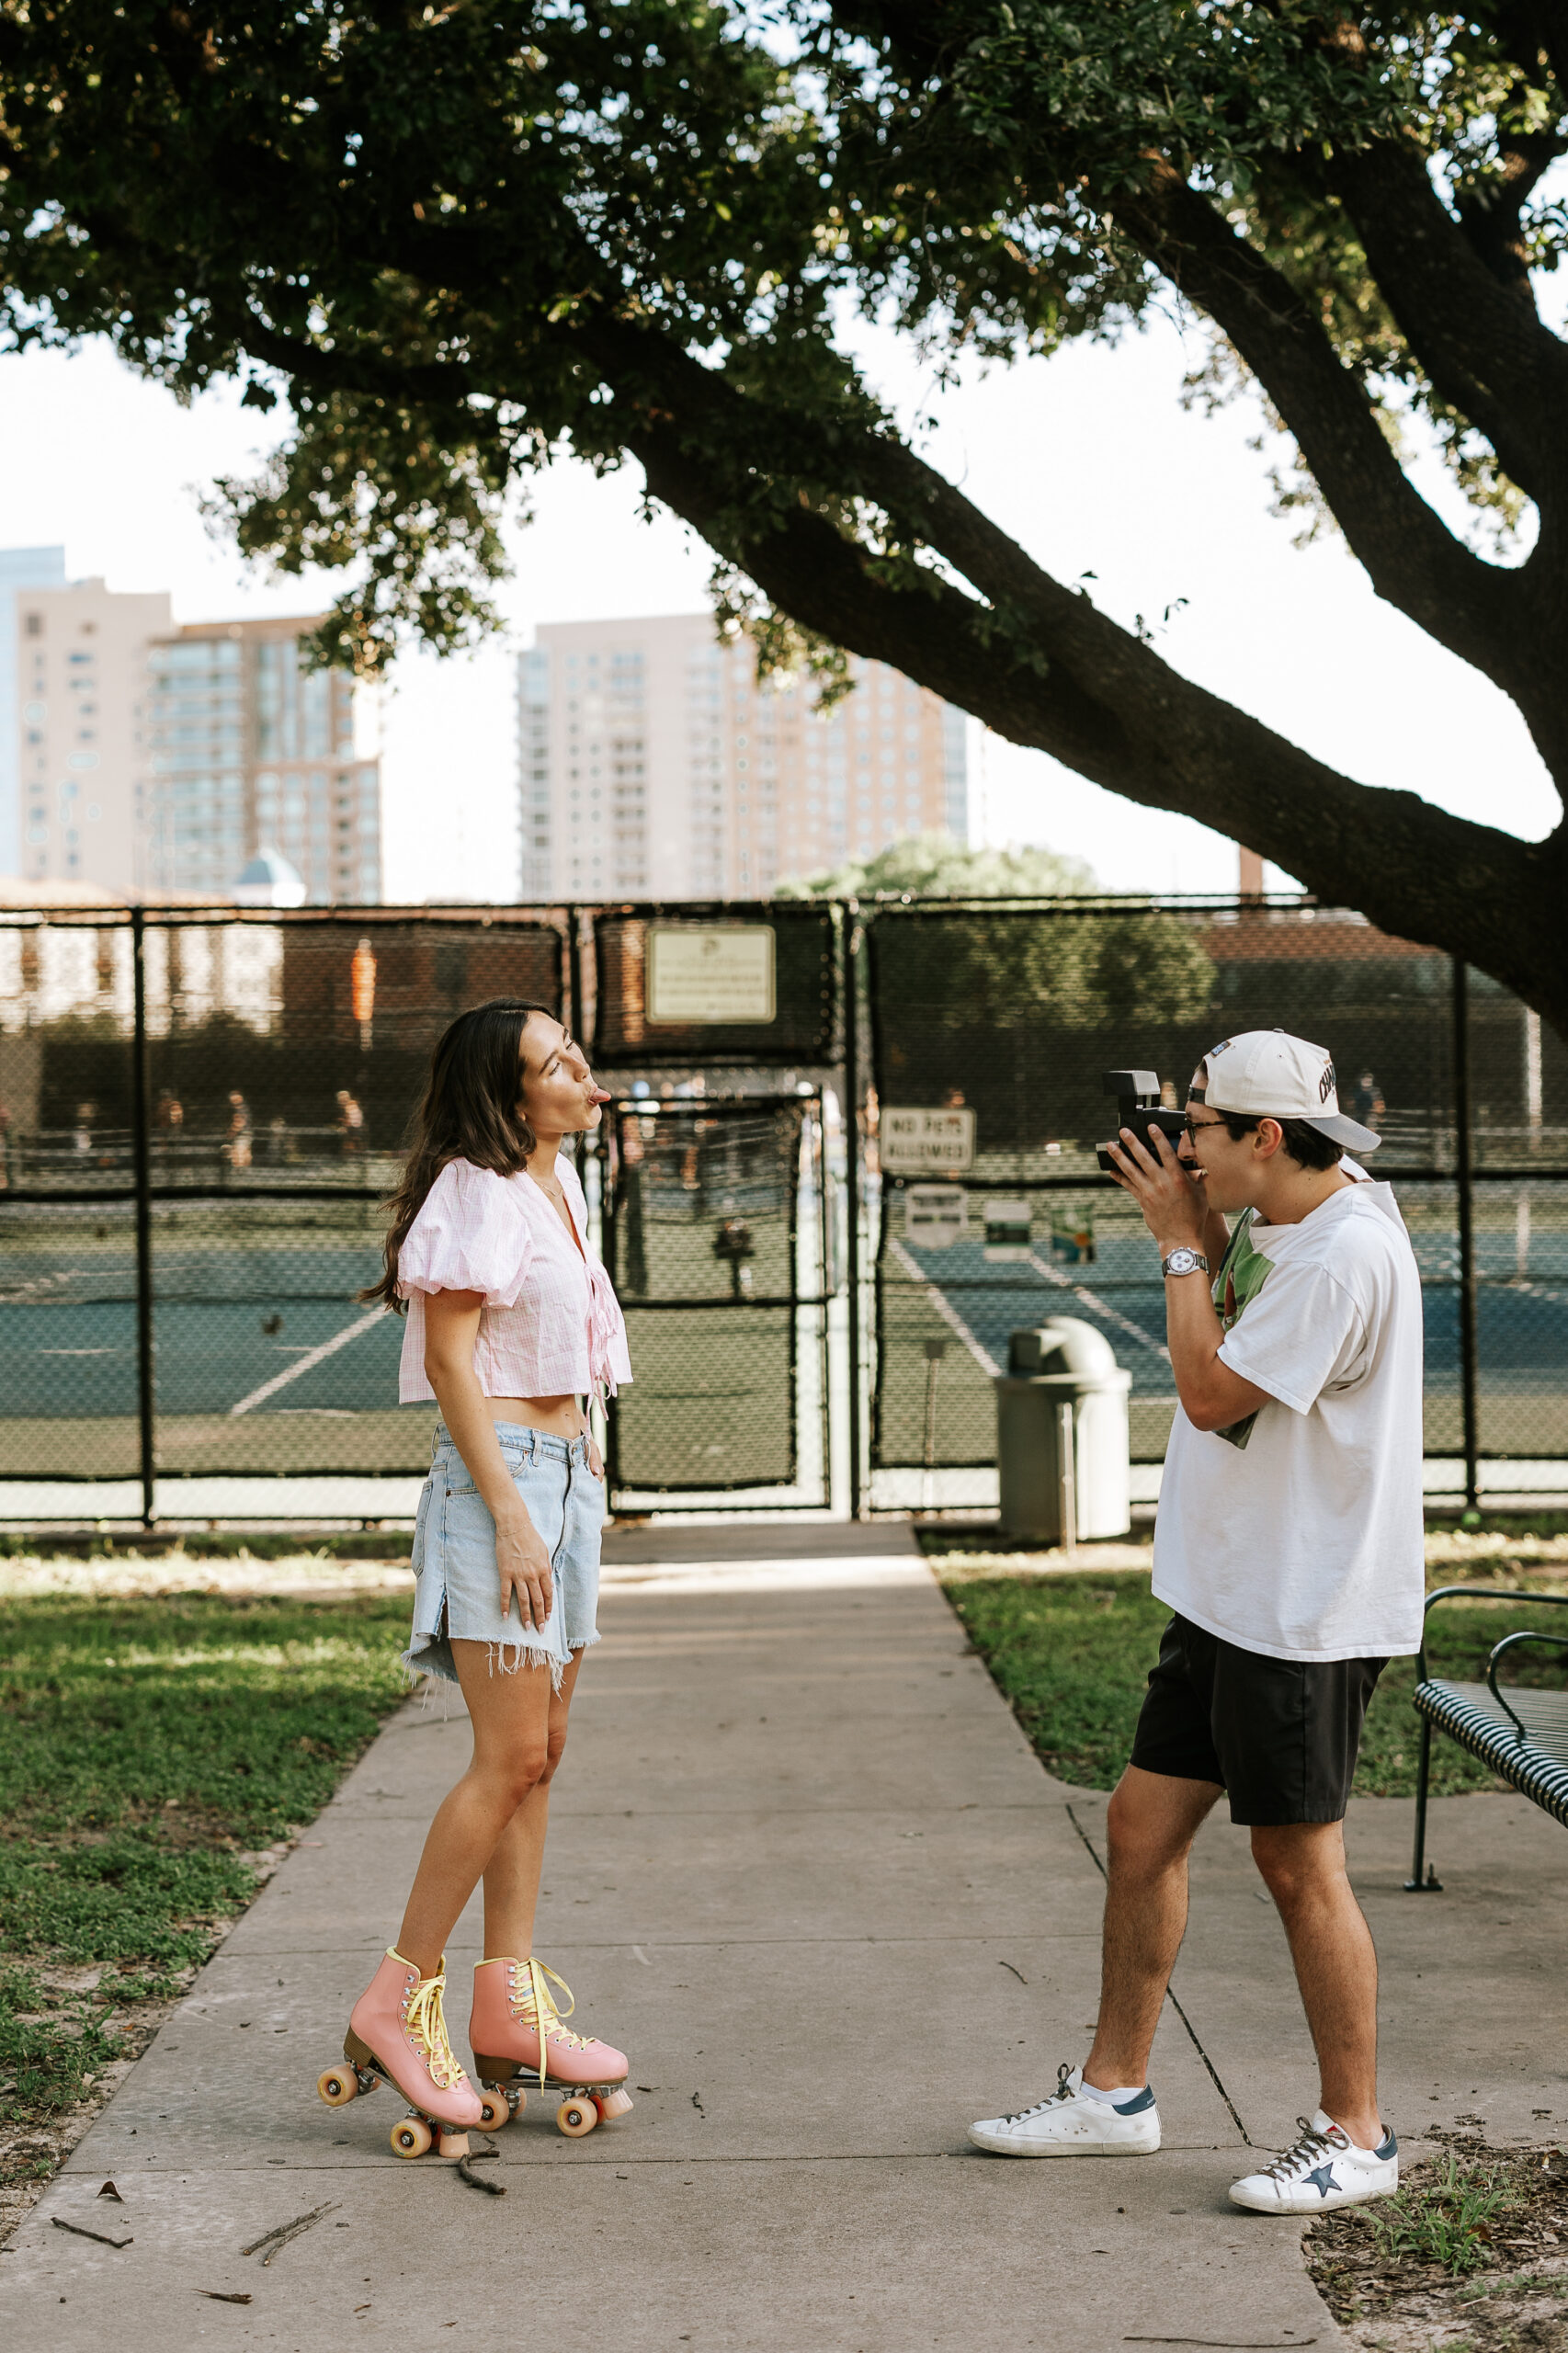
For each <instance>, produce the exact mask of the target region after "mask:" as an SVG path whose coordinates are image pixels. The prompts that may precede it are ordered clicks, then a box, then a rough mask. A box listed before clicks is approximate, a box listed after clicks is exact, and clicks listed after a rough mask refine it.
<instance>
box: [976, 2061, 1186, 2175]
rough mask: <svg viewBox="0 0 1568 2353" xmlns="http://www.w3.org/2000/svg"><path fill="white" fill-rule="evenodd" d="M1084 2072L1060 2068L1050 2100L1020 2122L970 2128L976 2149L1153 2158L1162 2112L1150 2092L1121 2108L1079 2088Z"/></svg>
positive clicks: (990, 2119) (1012, 2119) (1001, 2119)
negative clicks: (1114, 2106)
mask: <svg viewBox="0 0 1568 2353" xmlns="http://www.w3.org/2000/svg"><path fill="white" fill-rule="evenodd" d="M1083 2080H1084V2071H1083V2069H1082V2067H1065V2066H1063V2067H1059V2068H1058V2069H1057V2071H1056V2089H1055V2090H1054V2091H1053V2092H1052V2093H1051V2097H1050V2098H1049V2099H1042V2100H1041V2101H1040V2102H1039V2104H1038V2105H1037V2106H1036V2107H1034V2108H1026V2109H1024V2110H1023V2112H1022V2113H1021V2114H1020V2115H1018V2116H986V2117H983V2118H982V2119H981V2120H980V2122H979V2123H978V2124H971V2126H970V2128H969V2137H970V2139H971V2141H972V2142H973V2143H974V2145H975V2147H976V2148H977V2149H993V2150H994V2151H995V2153H996V2154H997V2155H998V2156H999V2157H1149V2156H1153V2153H1154V2151H1155V2150H1156V2149H1157V2148H1158V2147H1159V2145H1160V2111H1159V2109H1157V2108H1156V2107H1155V2106H1154V2095H1153V2092H1152V2091H1150V2090H1149V2089H1148V2087H1147V2086H1145V2087H1144V2089H1143V2090H1142V2091H1141V2092H1140V2093H1139V2094H1138V2096H1137V2097H1136V2099H1131V2100H1129V2101H1127V2103H1126V2104H1125V2106H1123V2107H1121V2108H1112V2106H1111V2105H1110V2102H1109V2101H1108V2100H1103V2099H1095V2098H1093V2097H1091V2096H1090V2095H1089V2094H1087V2093H1085V2092H1084V2091H1082V2090H1081V2089H1080V2088H1079V2086H1081V2085H1082V2083H1083Z"/></svg>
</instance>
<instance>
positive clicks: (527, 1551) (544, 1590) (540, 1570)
mask: <svg viewBox="0 0 1568 2353" xmlns="http://www.w3.org/2000/svg"><path fill="white" fill-rule="evenodd" d="M495 1566H496V1568H497V1569H498V1570H499V1571H500V1573H501V1615H502V1617H503V1618H505V1617H506V1614H507V1612H508V1611H509V1610H510V1608H511V1607H512V1596H513V1594H514V1593H515V1594H516V1595H517V1609H518V1612H519V1614H520V1616H521V1618H522V1621H523V1626H524V1629H525V1630H527V1629H528V1628H529V1627H532V1628H534V1629H536V1630H537V1631H539V1632H540V1633H542V1632H543V1631H544V1625H545V1621H546V1620H547V1619H548V1618H549V1616H550V1612H551V1604H552V1603H553V1601H554V1598H555V1578H554V1575H553V1573H552V1572H551V1565H550V1553H549V1551H548V1549H547V1547H546V1545H545V1541H544V1539H543V1537H542V1536H541V1535H540V1532H539V1530H538V1529H537V1528H536V1527H535V1526H534V1524H533V1522H532V1520H531V1519H530V1518H528V1513H527V1511H526V1510H525V1509H524V1508H523V1506H522V1503H521V1501H520V1500H519V1502H518V1505H517V1511H516V1513H515V1514H513V1513H508V1514H507V1515H506V1518H503V1519H498V1520H497V1521H496V1523H495Z"/></svg>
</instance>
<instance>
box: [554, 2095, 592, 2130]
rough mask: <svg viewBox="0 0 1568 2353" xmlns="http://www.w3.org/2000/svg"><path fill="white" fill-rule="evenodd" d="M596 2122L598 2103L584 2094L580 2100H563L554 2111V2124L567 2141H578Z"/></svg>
mask: <svg viewBox="0 0 1568 2353" xmlns="http://www.w3.org/2000/svg"><path fill="white" fill-rule="evenodd" d="M598 2120H599V2110H598V2103H597V2100H595V2099H593V2098H591V2097H589V2096H588V2095H587V2094H586V2093H585V2094H584V2096H583V2097H582V2098H580V2099H563V2100H562V2103H561V2105H560V2107H559V2108H558V2109H556V2111H555V2121H556V2124H557V2125H558V2126H559V2128H560V2130H561V2131H562V2132H564V2133H565V2135H566V2137H567V2139H568V2140H569V2141H580V2140H581V2139H582V2137H583V2135H584V2133H585V2132H591V2131H593V2129H594V2127H595V2125H596V2124H597V2122H598Z"/></svg>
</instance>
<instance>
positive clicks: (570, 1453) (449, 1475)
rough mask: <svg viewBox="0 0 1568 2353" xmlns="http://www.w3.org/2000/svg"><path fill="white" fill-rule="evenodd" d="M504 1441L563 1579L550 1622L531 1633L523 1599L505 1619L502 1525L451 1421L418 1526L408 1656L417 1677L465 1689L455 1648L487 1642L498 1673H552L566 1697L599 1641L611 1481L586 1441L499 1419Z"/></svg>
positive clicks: (558, 1580) (557, 1582) (434, 1454)
mask: <svg viewBox="0 0 1568 2353" xmlns="http://www.w3.org/2000/svg"><path fill="white" fill-rule="evenodd" d="M495 1436H496V1438H498V1439H499V1441H500V1445H501V1452H502V1454H503V1456H504V1457H505V1459H506V1468H507V1469H508V1471H510V1472H511V1474H512V1476H513V1478H514V1479H515V1480H516V1481H517V1492H518V1494H519V1495H521V1496H522V1499H523V1502H524V1503H525V1505H526V1506H528V1518H530V1519H531V1520H532V1522H533V1524H534V1526H535V1527H536V1528H537V1529H538V1530H539V1532H540V1536H541V1538H542V1539H543V1540H544V1542H545V1544H546V1545H547V1546H548V1548H549V1552H550V1561H551V1569H552V1570H553V1572H554V1593H553V1596H552V1598H551V1609H550V1616H549V1618H548V1620H546V1622H545V1624H544V1627H543V1628H542V1630H540V1629H537V1628H535V1627H532V1626H528V1627H527V1628H525V1626H524V1624H523V1620H522V1613H521V1611H520V1610H519V1608H518V1607H517V1594H516V1593H515V1592H513V1593H510V1594H508V1596H507V1600H508V1603H509V1605H510V1606H509V1608H508V1609H507V1612H506V1617H505V1618H503V1616H502V1615H501V1578H500V1573H499V1571H498V1570H497V1568H496V1566H495V1522H494V1519H493V1518H491V1515H490V1506H489V1505H488V1504H487V1503H486V1502H485V1500H484V1498H483V1495H481V1494H480V1493H479V1491H478V1489H477V1488H476V1487H475V1485H474V1483H473V1481H472V1477H471V1476H470V1474H469V1471H468V1467H467V1465H466V1464H465V1462H464V1461H463V1459H462V1456H461V1455H460V1453H459V1452H458V1449H457V1448H456V1446H455V1445H454V1444H453V1442H452V1439H451V1436H450V1434H449V1431H448V1429H447V1427H446V1426H445V1424H444V1423H441V1422H437V1425H436V1437H435V1443H434V1446H433V1447H432V1449H431V1458H430V1475H429V1477H428V1478H427V1479H426V1482H425V1485H424V1489H423V1491H422V1493H421V1495H420V1497H419V1516H418V1518H417V1519H416V1520H415V1525H414V1574H415V1580H416V1582H415V1589H414V1631H413V1633H412V1635H411V1636H410V1638H409V1644H408V1648H407V1650H406V1651H405V1652H404V1653H403V1665H404V1666H405V1667H406V1668H407V1669H408V1671H409V1673H410V1674H411V1675H436V1676H440V1677H443V1678H444V1679H445V1680H446V1681H447V1682H449V1683H455V1682H456V1681H457V1679H458V1671H457V1666H456V1664H455V1662H454V1661H453V1658H452V1648H451V1646H452V1643H453V1641H454V1640H456V1641H458V1642H468V1643H486V1644H487V1645H488V1646H489V1656H490V1666H491V1671H492V1673H494V1671H495V1669H496V1668H497V1667H499V1668H500V1669H501V1670H502V1671H503V1672H504V1673H510V1672H511V1671H512V1670H513V1669H514V1668H516V1667H519V1666H521V1665H523V1664H524V1663H525V1660H526V1661H527V1663H528V1665H533V1666H548V1667H549V1668H550V1670H551V1682H552V1683H553V1684H554V1686H555V1688H556V1689H557V1690H559V1689H560V1688H561V1678H562V1675H564V1673H565V1671H566V1669H567V1667H568V1666H569V1665H570V1664H571V1660H572V1654H573V1652H574V1651H582V1650H586V1649H588V1648H589V1646H590V1645H591V1644H592V1643H597V1641H598V1639H599V1630H598V1600H599V1537H600V1533H601V1530H602V1529H603V1526H604V1516H605V1491H604V1482H603V1481H602V1480H600V1479H596V1478H595V1476H594V1474H593V1472H591V1471H590V1470H589V1468H588V1441H587V1439H586V1438H552V1437H550V1436H549V1435H548V1434H547V1433H546V1432H545V1431H543V1430H530V1429H523V1428H521V1427H519V1426H518V1425H517V1423H515V1422H497V1423H496V1425H495Z"/></svg>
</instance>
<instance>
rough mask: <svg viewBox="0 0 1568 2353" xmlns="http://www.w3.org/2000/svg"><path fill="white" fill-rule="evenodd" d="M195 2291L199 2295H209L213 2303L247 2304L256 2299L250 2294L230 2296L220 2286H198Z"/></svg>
mask: <svg viewBox="0 0 1568 2353" xmlns="http://www.w3.org/2000/svg"><path fill="white" fill-rule="evenodd" d="M196 2292H197V2294H198V2295H199V2296H210V2297H211V2299H212V2302H214V2303H215V2304H249V2303H254V2302H255V2301H256V2300H255V2298H254V2297H252V2296H231V2295H230V2294H229V2293H228V2292H227V2290H224V2289H222V2288H198V2290H197V2291H196Z"/></svg>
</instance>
